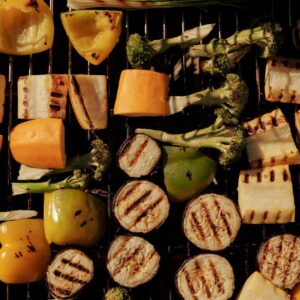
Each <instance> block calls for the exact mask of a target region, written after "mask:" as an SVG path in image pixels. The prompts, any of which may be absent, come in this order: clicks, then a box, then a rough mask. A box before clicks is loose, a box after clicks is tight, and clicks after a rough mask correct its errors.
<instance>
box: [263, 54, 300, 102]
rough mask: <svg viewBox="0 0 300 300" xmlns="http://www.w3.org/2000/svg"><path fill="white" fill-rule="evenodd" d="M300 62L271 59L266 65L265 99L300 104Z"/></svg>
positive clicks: (277, 58) (279, 58)
mask: <svg viewBox="0 0 300 300" xmlns="http://www.w3.org/2000/svg"><path fill="white" fill-rule="evenodd" d="M299 80H300V60H295V59H287V58H281V57H276V58H271V59H269V60H268V63H267V65H266V73H265V97H266V99H267V100H269V101H272V102H285V103H296V104H300V91H299Z"/></svg>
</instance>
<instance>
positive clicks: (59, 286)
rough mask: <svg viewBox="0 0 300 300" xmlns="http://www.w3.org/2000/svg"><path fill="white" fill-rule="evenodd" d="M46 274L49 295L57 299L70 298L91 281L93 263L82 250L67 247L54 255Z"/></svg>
mask: <svg viewBox="0 0 300 300" xmlns="http://www.w3.org/2000/svg"><path fill="white" fill-rule="evenodd" d="M46 275H47V283H48V287H49V291H50V293H51V295H52V296H54V297H55V298H56V297H57V298H58V299H70V298H71V297H73V296H75V295H77V294H78V293H79V292H80V291H82V289H83V288H84V287H85V286H86V285H87V284H88V283H90V282H91V280H92V279H93V276H94V264H93V261H92V260H91V259H90V258H89V257H88V256H86V255H85V254H84V253H83V252H81V251H79V250H76V249H68V250H64V251H62V252H60V253H58V254H57V255H56V257H55V258H54V260H53V262H52V263H51V264H50V265H49V267H48V270H47V274H46Z"/></svg>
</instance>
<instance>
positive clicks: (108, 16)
mask: <svg viewBox="0 0 300 300" xmlns="http://www.w3.org/2000/svg"><path fill="white" fill-rule="evenodd" d="M122 16H123V13H122V12H121V11H109V10H103V11H100V10H78V11H72V12H65V13H62V14H61V20H62V24H63V26H64V29H65V31H66V33H67V35H68V37H69V39H70V41H71V43H72V45H73V47H74V48H75V49H76V51H77V52H78V53H79V54H80V55H81V56H82V57H83V58H85V59H86V60H87V61H88V62H90V63H91V64H94V65H99V64H100V63H101V62H102V61H104V60H105V59H106V58H107V57H108V55H109V54H110V52H111V51H112V50H113V48H114V47H115V45H116V44H117V42H118V41H119V37H120V34H121V27H122Z"/></svg>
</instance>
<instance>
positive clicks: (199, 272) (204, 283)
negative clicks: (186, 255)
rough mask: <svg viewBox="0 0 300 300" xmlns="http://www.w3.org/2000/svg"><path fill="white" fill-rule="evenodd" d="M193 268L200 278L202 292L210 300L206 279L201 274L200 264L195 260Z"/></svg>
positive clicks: (210, 295)
mask: <svg viewBox="0 0 300 300" xmlns="http://www.w3.org/2000/svg"><path fill="white" fill-rule="evenodd" d="M195 268H196V271H197V274H198V275H199V277H200V280H201V282H202V285H203V286H204V291H205V294H206V296H207V298H208V299H211V297H212V294H211V291H210V289H209V286H208V285H207V281H206V278H205V276H204V274H203V272H202V269H201V266H200V264H199V262H198V261H197V260H195Z"/></svg>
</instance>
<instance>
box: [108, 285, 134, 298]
mask: <svg viewBox="0 0 300 300" xmlns="http://www.w3.org/2000/svg"><path fill="white" fill-rule="evenodd" d="M104 300H131V297H130V295H129V293H128V291H127V290H126V289H125V288H123V287H115V288H111V289H109V290H108V291H107V292H106V294H105V297H104Z"/></svg>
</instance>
